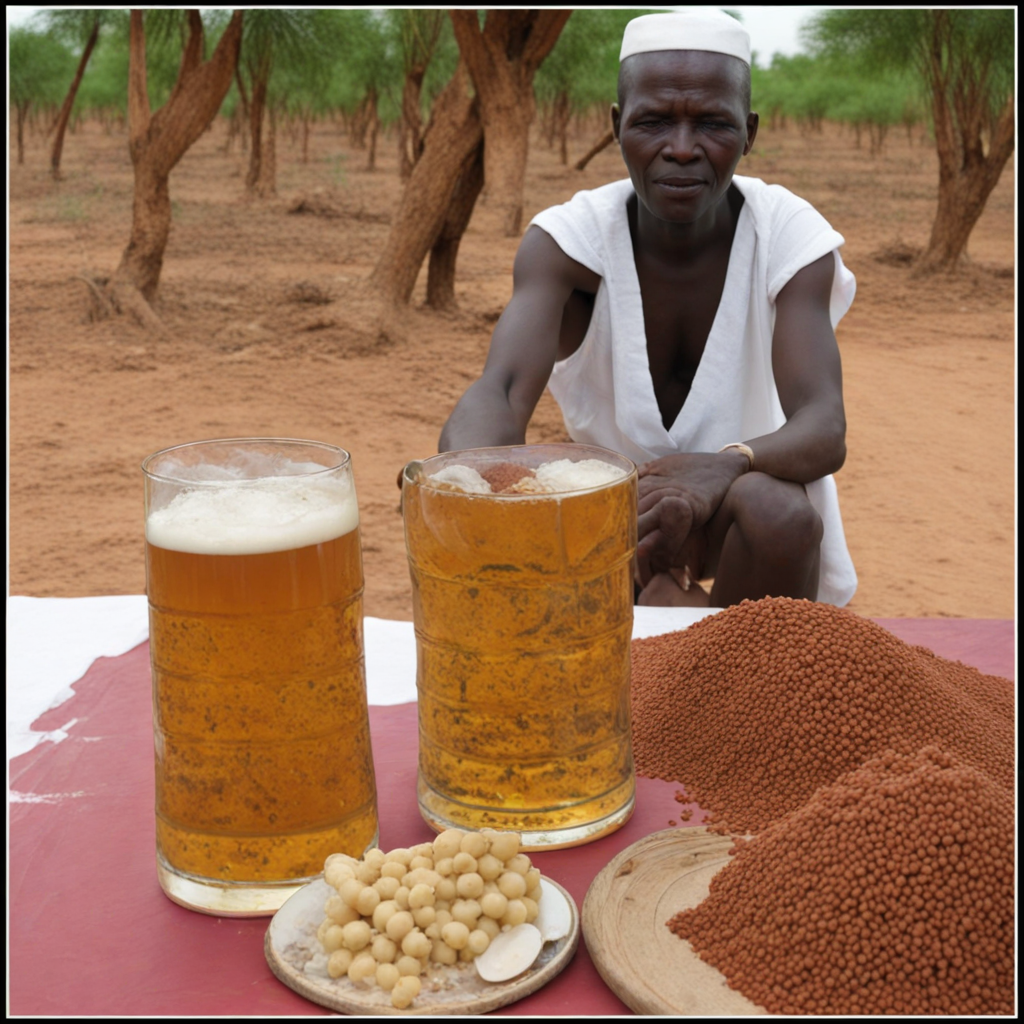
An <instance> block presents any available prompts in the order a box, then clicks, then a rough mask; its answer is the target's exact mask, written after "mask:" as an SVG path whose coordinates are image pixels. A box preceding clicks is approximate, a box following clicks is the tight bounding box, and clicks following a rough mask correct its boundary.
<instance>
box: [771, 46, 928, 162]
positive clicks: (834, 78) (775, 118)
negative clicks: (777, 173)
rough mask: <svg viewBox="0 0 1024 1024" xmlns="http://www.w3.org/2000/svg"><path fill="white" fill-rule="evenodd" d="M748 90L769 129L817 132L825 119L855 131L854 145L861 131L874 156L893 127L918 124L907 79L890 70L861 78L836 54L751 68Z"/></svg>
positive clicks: (914, 97)
mask: <svg viewBox="0 0 1024 1024" xmlns="http://www.w3.org/2000/svg"><path fill="white" fill-rule="evenodd" d="M751 92H752V96H751V102H752V106H753V107H754V109H755V110H756V111H757V112H758V113H759V114H760V115H761V117H762V119H764V121H765V122H766V124H767V125H768V126H769V127H771V128H777V127H780V126H781V125H783V124H785V122H786V121H787V120H788V119H792V120H794V121H796V122H797V123H798V124H799V125H800V126H801V127H802V128H805V129H806V130H810V131H820V130H821V127H822V124H823V123H824V122H825V121H838V122H840V123H842V124H848V125H850V126H851V127H852V128H853V129H854V131H855V132H856V134H857V140H858V144H860V139H861V135H862V133H864V132H866V133H867V134H868V137H869V139H870V142H871V151H872V153H873V154H874V153H877V152H879V151H880V150H881V145H882V142H883V140H884V139H885V135H886V132H887V131H888V129H889V128H890V127H891V126H892V125H895V124H917V123H920V122H921V120H923V110H922V108H921V106H920V104H919V103H918V102H917V97H918V95H919V90H918V88H917V86H916V84H915V82H914V80H913V76H912V75H909V74H908V73H906V72H905V71H901V70H899V69H891V68H890V69H879V70H878V71H877V72H876V73H875V74H872V75H865V74H864V71H863V69H862V68H861V67H859V66H858V64H857V63H856V62H854V61H852V60H850V59H849V58H848V57H844V56H841V55H830V56H824V55H823V56H817V57H812V56H809V55H807V54H797V55H795V56H792V57H786V56H783V55H782V54H776V55H775V56H774V57H773V58H772V63H771V65H770V67H768V68H767V69H762V68H759V67H757V66H756V65H755V66H754V67H753V68H752V71H751Z"/></svg>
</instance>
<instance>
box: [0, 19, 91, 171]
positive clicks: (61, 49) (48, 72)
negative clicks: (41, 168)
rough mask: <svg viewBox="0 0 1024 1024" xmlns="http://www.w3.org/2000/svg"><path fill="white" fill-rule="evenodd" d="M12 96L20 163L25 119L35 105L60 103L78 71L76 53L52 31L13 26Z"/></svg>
mask: <svg viewBox="0 0 1024 1024" xmlns="http://www.w3.org/2000/svg"><path fill="white" fill-rule="evenodd" d="M7 65H8V70H9V90H10V92H9V99H10V102H11V105H12V106H13V107H14V110H15V117H16V123H17V145H18V163H19V164H21V163H24V162H25V120H26V118H27V117H28V116H29V114H30V113H31V111H32V110H33V109H37V110H43V109H49V108H53V107H55V106H57V105H58V104H59V103H60V101H61V98H62V97H63V95H64V90H65V86H64V85H62V83H66V82H67V80H68V79H69V78H70V77H71V75H73V74H74V71H75V57H74V55H73V54H72V53H71V51H70V49H69V48H68V47H67V46H65V45H64V44H63V43H62V42H60V41H59V40H58V39H56V38H54V37H53V36H51V35H48V34H45V33H42V32H35V31H33V30H32V29H30V28H13V29H11V32H10V35H9V36H8V40H7Z"/></svg>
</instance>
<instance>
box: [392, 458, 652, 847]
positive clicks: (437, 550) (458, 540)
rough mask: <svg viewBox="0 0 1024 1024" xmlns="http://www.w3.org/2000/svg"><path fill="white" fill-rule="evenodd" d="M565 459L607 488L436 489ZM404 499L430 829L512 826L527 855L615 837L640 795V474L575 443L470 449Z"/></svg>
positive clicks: (426, 475) (414, 475)
mask: <svg viewBox="0 0 1024 1024" xmlns="http://www.w3.org/2000/svg"><path fill="white" fill-rule="evenodd" d="M566 458H569V459H571V460H572V461H574V462H580V461H582V460H585V459H597V460H600V461H601V462H603V463H605V464H609V465H610V466H611V467H613V469H612V473H613V475H614V476H615V479H614V480H611V481H610V482H607V483H603V484H601V485H598V486H590V487H583V488H582V489H572V488H571V487H570V488H568V489H566V490H564V491H561V492H559V493H553V494H512V493H499V494H472V493H465V492H463V491H461V490H459V489H458V488H457V487H452V486H450V485H447V484H442V483H438V482H437V481H436V480H435V479H433V478H434V477H435V475H436V474H437V473H438V471H440V470H442V469H444V468H445V467H449V466H463V465H469V466H473V467H476V468H477V469H484V468H486V466H487V465H488V464H493V463H497V462H507V461H512V462H515V463H520V464H522V465H527V466H530V467H537V466H540V465H543V464H544V463H551V462H553V461H557V460H561V459H566ZM442 476H443V474H442ZM403 491H404V493H403V508H404V513H405V528H406V542H407V548H408V554H409V562H410V567H411V574H412V581H413V608H414V617H415V626H416V637H417V662H418V665H417V685H418V696H419V728H420V753H419V782H418V797H419V804H420V810H421V813H422V814H423V816H424V818H425V819H426V820H427V821H428V822H429V823H430V824H431V825H433V826H434V827H435V828H438V829H441V828H447V827H451V826H455V827H468V828H484V827H490V828H499V829H514V830H516V831H520V832H522V833H523V838H524V845H525V846H527V847H528V848H534V849H536V848H541V847H543V848H548V849H552V848H556V847H559V846H572V845H576V844H578V843H581V842H587V841H589V840H591V839H595V838H597V837H598V836H600V835H604V834H605V833H607V832H610V831H612V830H613V829H615V828H618V827H619V826H620V825H621V824H623V822H625V820H626V819H627V818H628V817H629V815H630V813H631V812H632V808H633V798H634V774H633V760H632V752H631V744H630V716H629V666H630V639H631V633H632V622H633V584H632V570H631V564H632V558H633V553H634V550H635V547H636V471H635V467H634V466H633V464H632V463H631V462H629V461H628V460H626V459H623V458H621V457H619V456H617V455H615V454H613V453H611V452H607V451H604V450H603V449H594V448H589V447H586V446H583V445H565V446H557V445H541V446H524V447H516V448H500V449H477V450H474V451H471V452H452V453H447V454H445V455H441V456H437V457H436V458H433V459H429V460H426V461H424V462H422V463H411V464H410V466H408V467H407V468H406V472H405V476H404V486H403Z"/></svg>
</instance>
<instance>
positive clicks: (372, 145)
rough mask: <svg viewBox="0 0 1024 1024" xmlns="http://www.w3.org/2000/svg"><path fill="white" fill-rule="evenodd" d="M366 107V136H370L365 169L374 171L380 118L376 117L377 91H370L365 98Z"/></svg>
mask: <svg viewBox="0 0 1024 1024" xmlns="http://www.w3.org/2000/svg"><path fill="white" fill-rule="evenodd" d="M366 106H367V115H368V120H367V134H368V135H369V136H370V141H369V143H368V144H367V145H368V146H369V150H370V152H369V155H368V156H367V158H366V169H367V170H368V171H375V170H376V169H377V134H378V132H379V131H380V117H379V116H378V115H377V90H376V89H371V90H370V91H369V93H368V94H367V97H366Z"/></svg>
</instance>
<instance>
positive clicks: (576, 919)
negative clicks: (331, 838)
mask: <svg viewBox="0 0 1024 1024" xmlns="http://www.w3.org/2000/svg"><path fill="white" fill-rule="evenodd" d="M545 880H546V881H547V882H548V883H550V884H551V885H553V886H554V887H555V888H556V889H557V890H558V891H559V892H560V893H561V894H562V895H563V896H564V897H565V899H566V902H567V903H568V905H569V910H570V913H571V916H572V925H571V928H570V931H569V934H568V935H566V936H565V938H562V939H559V940H558V941H557V942H546V943H545V944H544V948H543V949H542V950H541V951H540V954H539V956H538V957H537V959H536V960H535V961H534V963H533V966H532V967H530V968H529V969H528V970H526V971H524V972H523V973H522V974H520V975H518V976H517V977H515V978H513V979H512V980H511V981H505V982H493V983H492V982H487V981H484V980H483V978H481V977H480V976H479V975H478V974H477V973H476V968H475V967H474V966H473V965H472V964H458V965H456V966H453V967H432V968H431V972H430V973H429V974H424V975H423V976H422V977H421V979H420V980H421V981H422V982H423V988H422V990H421V992H420V994H419V995H418V996H417V997H416V998H415V1000H413V1004H412V1006H410V1007H409V1008H408V1009H406V1010H397V1009H395V1007H393V1006H392V1005H391V994H390V993H389V992H385V991H383V990H382V989H380V988H378V987H377V986H376V985H370V984H364V983H362V982H353V981H349V979H348V978H345V977H342V978H330V977H328V975H327V972H326V970H325V969H323V967H320V969H319V970H318V969H317V963H316V961H315V960H314V953H315V952H319V950H320V944H319V942H318V941H317V938H316V931H317V928H319V926H320V922H321V921H323V919H324V905H325V904H326V903H327V899H328V897H330V896H333V895H336V894H335V891H334V889H332V888H331V887H330V886H329V885H328V884H327V883H326V882H325V881H324V880H323V879H322V878H321V879H317V880H316V881H314V882H310V883H309V884H308V885H304V886H303V887H302V888H301V889H300V890H299V891H298V892H297V893H295V895H294V896H292V897H291V899H289V900H288V901H287V902H286V903H285V904H284V905H283V906H282V907H281V909H280V910H279V911H278V912H277V913H276V914H275V915H274V917H273V918H272V919H271V922H270V927H269V928H268V929H267V935H266V939H265V940H264V943H263V948H264V951H265V953H266V956H267V963H268V964H269V965H270V969H271V970H272V971H273V972H274V975H275V976H276V977H277V978H278V979H279V980H280V981H283V982H284V984H285V985H287V986H288V987H289V988H291V989H294V990H295V991H296V992H298V993H299V995H300V996H304V997H305V998H306V999H309V1000H310V1001H311V1002H314V1003H317V1004H319V1005H320V1006H326V1007H327V1008H328V1009H331V1010H339V1011H340V1012H342V1013H353V1014H385V1013H412V1014H452V1013H486V1012H487V1011H488V1010H494V1009H497V1008H498V1007H499V1006H507V1005H508V1004H509V1003H514V1002H516V1001H517V1000H519V999H522V998H523V997H524V996H528V995H529V994H530V993H531V992H535V991H536V990H537V989H539V988H540V987H541V986H542V985H546V984H547V983H548V982H549V981H550V980H551V979H552V978H553V977H555V975H557V974H558V973H559V972H560V971H562V970H563V969H564V968H565V967H566V966H568V964H569V961H570V960H571V959H572V956H573V954H574V953H575V952H576V947H577V945H578V944H579V941H580V915H579V911H578V910H577V908H576V904H575V903H574V902H573V898H572V897H571V896H570V895H569V893H568V892H566V891H565V889H563V888H562V887H561V886H560V885H559V884H558V883H557V882H553V881H552V880H551V879H550V878H548V879H545ZM307 965H308V966H307Z"/></svg>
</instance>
